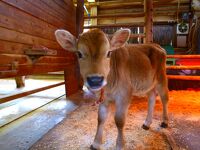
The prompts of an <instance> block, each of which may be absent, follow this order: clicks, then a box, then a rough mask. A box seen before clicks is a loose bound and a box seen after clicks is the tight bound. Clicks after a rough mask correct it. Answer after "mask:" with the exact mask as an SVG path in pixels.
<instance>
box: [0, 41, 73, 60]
mask: <svg viewBox="0 0 200 150" xmlns="http://www.w3.org/2000/svg"><path fill="white" fill-rule="evenodd" d="M29 48H32V45H31V44H21V43H16V42H9V41H2V40H0V54H22V55H24V53H25V50H26V49H29ZM55 50H57V55H56V56H55V57H57V56H61V57H68V56H69V57H74V53H73V52H69V51H67V50H64V49H55Z"/></svg>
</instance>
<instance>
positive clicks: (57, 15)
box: [27, 0, 67, 23]
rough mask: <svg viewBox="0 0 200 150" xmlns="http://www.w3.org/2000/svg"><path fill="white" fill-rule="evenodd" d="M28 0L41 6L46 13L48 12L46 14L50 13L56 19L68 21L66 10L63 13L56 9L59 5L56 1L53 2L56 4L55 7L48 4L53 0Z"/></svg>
mask: <svg viewBox="0 0 200 150" xmlns="http://www.w3.org/2000/svg"><path fill="white" fill-rule="evenodd" d="M27 1H28V2H29V3H31V4H32V5H33V7H37V8H39V9H40V10H42V11H43V12H44V13H46V14H48V15H50V16H52V17H54V18H56V19H58V20H59V21H61V22H63V23H65V22H66V18H67V13H66V10H65V11H64V13H63V14H61V13H58V12H57V11H55V10H54V7H55V6H56V5H57V4H56V3H55V2H53V4H54V5H53V7H50V6H49V5H48V4H49V2H52V1H48V3H44V2H42V1H41V0H27ZM60 9H61V8H60ZM60 12H61V11H60Z"/></svg>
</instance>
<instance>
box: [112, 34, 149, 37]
mask: <svg viewBox="0 0 200 150" xmlns="http://www.w3.org/2000/svg"><path fill="white" fill-rule="evenodd" d="M112 36H113V35H112V34H109V35H108V37H110V38H111V37H112ZM144 37H145V34H131V35H130V38H144Z"/></svg>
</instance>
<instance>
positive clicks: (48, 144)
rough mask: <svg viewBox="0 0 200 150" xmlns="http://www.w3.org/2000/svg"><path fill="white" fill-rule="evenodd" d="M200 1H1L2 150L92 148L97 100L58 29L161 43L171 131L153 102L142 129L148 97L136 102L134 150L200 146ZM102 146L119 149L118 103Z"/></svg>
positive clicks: (130, 145) (130, 144)
mask: <svg viewBox="0 0 200 150" xmlns="http://www.w3.org/2000/svg"><path fill="white" fill-rule="evenodd" d="M199 17H200V1H199V0H73V1H72V0H51V1H46V0H26V1H25V0H20V1H16V0H1V1H0V149H1V150H12V149H16V150H21V149H23V150H25V149H31V150H36V149H37V150H40V149H41V150H49V149H52V150H53V149H54V150H57V149H61V150H68V149H72V150H73V149H74V150H75V149H90V145H91V144H92V142H93V139H94V136H95V130H96V125H97V111H98V105H95V106H94V105H93V104H94V102H95V100H96V99H98V98H94V97H92V98H91V97H90V96H88V95H86V94H87V91H86V89H84V88H83V87H82V79H81V76H80V73H79V65H78V61H77V57H76V55H75V54H74V53H71V52H68V51H66V50H64V49H63V48H61V47H60V45H59V44H58V43H57V41H56V38H55V35H54V32H55V31H56V30H57V29H65V30H68V31H70V32H71V33H72V34H73V35H74V36H76V37H78V36H79V34H80V33H82V32H87V31H88V30H89V29H93V28H100V29H101V30H102V31H104V32H105V33H106V34H108V36H109V37H112V35H113V33H114V32H116V31H117V30H119V29H120V28H129V29H130V30H131V35H130V39H129V41H128V43H134V44H142V43H152V42H153V43H157V44H159V45H161V46H162V48H164V49H165V50H166V53H167V60H166V64H167V70H166V72H167V77H168V87H169V90H170V92H169V95H170V98H169V117H170V122H169V128H167V129H162V128H160V127H159V124H160V118H161V112H162V104H161V102H160V98H159V97H157V98H156V106H155V112H154V118H153V124H152V126H151V128H150V130H148V131H146V130H143V129H142V128H141V126H142V123H143V121H144V120H145V115H146V113H147V98H146V97H143V98H139V97H133V100H132V103H131V105H130V108H129V112H128V117H127V123H126V126H125V135H126V145H127V149H128V150H132V149H164V150H168V149H189V150H197V149H199V147H200V143H199V139H200V109H199V108H200V71H199V69H200V55H199V54H200V22H199V20H200V18H199ZM110 107H111V108H110V109H111V113H110V115H109V118H108V123H106V126H105V132H104V136H105V139H104V144H103V149H114V147H115V139H116V134H117V130H116V126H115V123H114V119H113V114H114V110H115V108H114V104H111V106H110Z"/></svg>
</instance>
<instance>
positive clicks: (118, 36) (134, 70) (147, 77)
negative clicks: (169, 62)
mask: <svg viewBox="0 0 200 150" xmlns="http://www.w3.org/2000/svg"><path fill="white" fill-rule="evenodd" d="M63 35H64V37H63ZM129 35H130V30H128V29H124V30H123V29H122V30H119V31H117V32H116V33H115V34H114V35H113V38H112V39H111V40H109V39H108V38H107V36H106V35H105V34H104V33H103V32H102V31H100V30H99V29H93V30H90V31H89V32H86V33H83V34H82V35H80V37H79V39H78V42H77V44H75V45H74V44H71V43H74V41H75V39H73V38H72V35H71V34H70V33H69V32H66V31H63V30H59V31H56V38H57V40H58V42H59V43H60V44H61V46H63V47H64V48H65V49H67V50H71V51H79V53H81V54H82V55H81V56H82V58H80V59H79V64H80V72H81V74H82V76H83V79H84V83H85V85H86V86H87V87H88V88H89V89H91V90H94V89H93V87H92V86H90V85H89V84H88V83H87V82H89V81H87V78H88V77H91V76H92V77H99V76H101V77H104V81H105V83H106V82H107V84H102V86H100V87H99V88H98V90H100V89H102V88H104V89H105V98H106V99H105V101H104V102H103V103H101V104H100V106H99V111H98V126H97V133H96V136H95V139H94V142H93V144H92V146H91V149H100V148H101V144H102V136H103V126H104V123H105V121H106V118H107V114H108V104H109V101H110V100H114V101H115V104H116V113H115V123H116V126H117V129H118V136H117V140H116V149H117V150H121V149H124V147H125V140H124V132H123V129H124V125H125V120H126V114H127V111H128V106H129V104H130V99H131V96H132V95H137V96H144V95H147V96H148V99H149V100H148V114H147V117H146V120H145V123H144V125H143V128H144V129H147V128H149V126H150V124H151V123H152V116H153V108H154V105H155V97H156V91H157V92H158V93H159V95H160V97H161V100H162V103H163V123H162V126H163V127H166V126H167V123H168V115H167V102H168V87H167V77H166V68H165V61H166V53H165V51H164V50H163V49H162V48H161V47H160V46H159V45H157V44H140V45H139V44H136V45H129V44H127V43H126V42H127V40H128V38H129ZM67 39H69V40H67ZM72 45H74V46H73V47H72ZM75 47H76V48H75ZM109 51H112V54H111V56H110V57H107V55H108V52H109Z"/></svg>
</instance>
